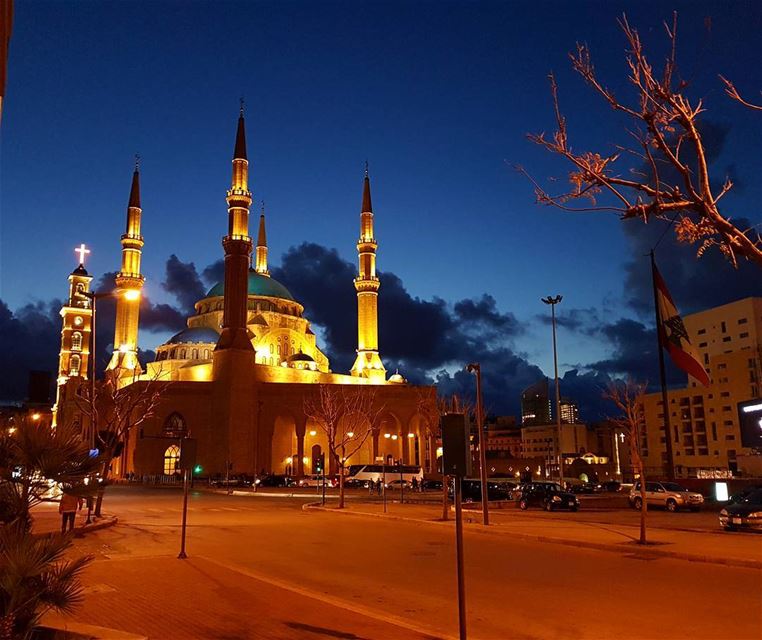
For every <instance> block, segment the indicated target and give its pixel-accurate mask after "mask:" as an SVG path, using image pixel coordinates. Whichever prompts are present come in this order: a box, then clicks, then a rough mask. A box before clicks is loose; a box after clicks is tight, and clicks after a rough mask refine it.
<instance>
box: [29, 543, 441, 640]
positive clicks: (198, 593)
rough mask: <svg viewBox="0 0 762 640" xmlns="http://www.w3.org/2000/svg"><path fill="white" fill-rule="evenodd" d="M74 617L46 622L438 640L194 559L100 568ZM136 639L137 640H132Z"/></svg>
mask: <svg viewBox="0 0 762 640" xmlns="http://www.w3.org/2000/svg"><path fill="white" fill-rule="evenodd" d="M82 582H83V584H85V585H87V586H86V587H85V599H84V603H83V604H82V606H80V607H78V608H77V610H76V615H75V616H60V615H52V614H48V615H47V616H45V618H44V619H43V623H45V624H55V625H56V626H57V627H59V628H64V627H65V625H66V624H67V623H69V624H72V625H76V624H77V623H79V622H87V624H89V625H99V626H103V627H108V628H111V629H116V630H121V631H125V632H129V633H131V634H139V637H144V638H151V639H156V640H186V639H188V640H190V639H198V638H207V639H211V638H220V639H222V638H237V639H241V640H260V639H261V640H296V639H306V638H314V639H315V640H318V639H319V638H345V639H347V640H351V639H356V640H434V639H435V638H438V637H439V636H432V635H428V634H426V633H422V632H420V631H419V630H417V629H416V628H415V626H414V625H412V624H407V623H406V622H405V621H404V620H396V619H394V617H393V616H388V618H387V619H385V620H384V619H381V618H380V617H379V614H378V612H368V613H370V615H366V612H365V611H364V610H363V607H362V606H360V605H357V606H355V605H353V604H351V603H334V602H333V601H332V598H331V597H330V595H329V594H326V595H308V594H306V593H305V592H301V591H300V590H299V589H298V588H295V587H292V586H285V585H283V586H281V585H279V584H278V581H277V580H273V579H270V578H267V577H264V576H258V575H257V574H256V572H254V571H251V572H249V571H247V570H245V569H241V568H237V567H229V566H227V565H225V564H224V563H219V562H215V561H213V560H210V559H207V558H204V557H201V556H196V557H190V558H188V559H186V560H178V559H177V558H176V557H174V556H154V557H143V558H129V559H120V560H105V559H104V560H97V561H96V562H94V563H93V564H92V565H90V566H89V567H88V568H87V569H86V571H85V575H84V578H83V580H82ZM133 637H134V636H133Z"/></svg>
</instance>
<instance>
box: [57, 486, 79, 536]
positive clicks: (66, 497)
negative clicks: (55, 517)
mask: <svg viewBox="0 0 762 640" xmlns="http://www.w3.org/2000/svg"><path fill="white" fill-rule="evenodd" d="M81 508H82V498H80V497H79V496H75V495H74V494H71V493H68V492H66V491H64V492H63V495H61V502H60V504H59V505H58V513H60V514H61V533H66V531H67V527H68V530H69V531H74V517H75V516H76V515H77V511H79V510H80V509H81Z"/></svg>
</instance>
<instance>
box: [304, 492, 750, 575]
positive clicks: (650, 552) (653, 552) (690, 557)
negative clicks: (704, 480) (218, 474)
mask: <svg viewBox="0 0 762 640" xmlns="http://www.w3.org/2000/svg"><path fill="white" fill-rule="evenodd" d="M308 509H314V510H317V511H327V512H331V513H338V514H342V515H353V516H358V517H370V518H385V519H387V520H402V521H405V522H417V523H420V524H433V525H439V526H442V525H449V523H450V522H451V520H448V521H442V520H421V519H420V518H407V517H404V516H395V515H386V514H383V513H368V512H367V511H344V510H337V509H326V508H325V507H323V506H320V505H317V504H315V503H310V504H305V505H303V506H302V510H304V511H307V510H308ZM468 524H470V525H471V526H469V530H470V531H473V532H475V533H481V534H486V535H498V536H500V535H510V536H511V538H514V539H519V540H532V541H535V542H547V543H550V544H560V545H565V546H570V547H582V548H586V549H596V550H599V551H618V552H622V551H629V552H632V553H635V554H637V555H639V556H642V557H649V556H650V557H660V558H674V559H678V560H687V561H689V562H704V563H707V564H718V565H723V566H728V567H741V568H744V569H762V560H746V559H738V558H719V557H715V556H705V555H700V554H695V553H685V552H682V551H666V550H663V549H654V548H651V547H649V546H645V547H641V546H640V545H638V544H637V543H636V542H634V541H632V542H625V543H619V544H613V543H607V542H590V541H587V540H570V539H568V538H556V537H553V536H544V535H538V534H532V533H520V532H515V531H510V532H508V531H500V530H499V529H497V528H493V527H495V526H499V525H492V526H490V527H489V528H487V527H485V526H484V525H481V524H478V523H468Z"/></svg>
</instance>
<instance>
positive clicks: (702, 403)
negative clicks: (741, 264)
mask: <svg viewBox="0 0 762 640" xmlns="http://www.w3.org/2000/svg"><path fill="white" fill-rule="evenodd" d="M684 323H685V328H686V330H687V332H688V335H689V336H690V340H691V343H692V344H694V345H696V347H697V349H698V351H699V354H700V356H701V359H702V360H701V361H702V363H703V365H704V368H705V369H706V370H707V372H708V373H709V377H710V380H711V385H710V386H709V387H704V386H703V385H701V384H699V383H697V382H696V381H695V380H693V379H692V378H689V380H688V385H687V386H686V387H685V388H684V389H677V390H670V391H668V393H667V398H668V401H669V423H670V430H671V434H670V437H671V438H672V448H673V454H674V465H675V473H676V475H677V476H678V477H696V476H702V475H711V474H712V473H714V472H717V471H719V472H722V471H727V470H730V471H732V472H734V473H735V472H736V471H739V470H740V471H743V464H742V463H741V462H739V459H741V458H743V457H744V456H745V455H748V454H750V453H751V452H750V451H749V450H748V449H744V448H743V447H742V446H741V432H740V425H739V422H738V403H739V402H743V401H745V400H752V399H756V398H759V397H760V379H761V378H762V298H744V299H742V300H737V301H736V302H731V303H729V304H725V305H722V306H719V307H714V308H712V309H708V310H706V311H701V312H699V313H694V314H691V315H688V316H685V318H684ZM643 407H644V413H645V420H646V437H645V438H644V441H643V443H642V446H643V453H644V458H645V461H646V467H647V469H646V471H647V473H648V472H650V473H651V474H661V473H663V470H664V469H665V468H666V464H667V453H666V443H665V438H666V434H665V429H664V410H663V403H662V398H661V393H649V394H646V395H645V396H643Z"/></svg>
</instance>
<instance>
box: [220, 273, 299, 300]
mask: <svg viewBox="0 0 762 640" xmlns="http://www.w3.org/2000/svg"><path fill="white" fill-rule="evenodd" d="M223 295H225V283H224V282H218V283H217V284H216V285H214V286H213V287H212V288H211V289H209V293H207V294H206V297H207V298H216V297H221V296H223ZM249 295H250V296H264V297H268V298H282V299H284V300H291V301H292V302H296V300H294V296H292V295H291V292H290V291H289V290H288V289H286V287H284V286H283V285H282V284H281V283H280V282H278V281H277V280H276V279H275V278H270V277H268V276H263V275H262V274H261V273H257V272H256V271H254V270H253V269H249Z"/></svg>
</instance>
